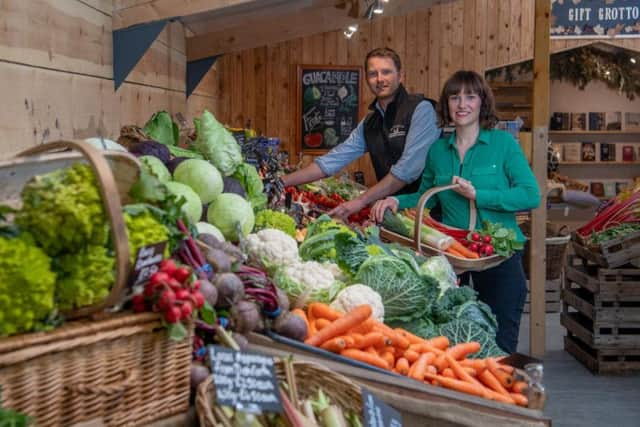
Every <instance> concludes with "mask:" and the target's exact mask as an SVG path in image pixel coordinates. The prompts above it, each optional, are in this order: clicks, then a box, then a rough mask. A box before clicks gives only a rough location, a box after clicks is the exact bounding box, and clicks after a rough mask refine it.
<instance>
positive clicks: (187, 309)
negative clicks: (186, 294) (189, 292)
mask: <svg viewBox="0 0 640 427" xmlns="http://www.w3.org/2000/svg"><path fill="white" fill-rule="evenodd" d="M180 312H181V313H182V314H181V316H182V317H181V318H182V319H188V318H189V317H191V313H193V307H192V306H191V303H190V302H188V301H187V302H185V303H184V304H182V307H180Z"/></svg>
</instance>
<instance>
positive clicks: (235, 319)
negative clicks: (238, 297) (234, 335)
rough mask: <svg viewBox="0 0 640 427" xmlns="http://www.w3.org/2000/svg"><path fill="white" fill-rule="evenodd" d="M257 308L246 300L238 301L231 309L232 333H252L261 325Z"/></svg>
mask: <svg viewBox="0 0 640 427" xmlns="http://www.w3.org/2000/svg"><path fill="white" fill-rule="evenodd" d="M261 320H262V318H261V316H260V310H259V309H258V306H257V305H256V304H255V303H253V302H251V301H247V300H242V301H238V302H237V303H236V304H234V305H233V306H232V307H231V325H232V328H233V330H234V331H236V332H238V333H241V334H244V333H248V332H253V331H255V330H257V329H258V328H259V326H260V325H261V324H262V322H261Z"/></svg>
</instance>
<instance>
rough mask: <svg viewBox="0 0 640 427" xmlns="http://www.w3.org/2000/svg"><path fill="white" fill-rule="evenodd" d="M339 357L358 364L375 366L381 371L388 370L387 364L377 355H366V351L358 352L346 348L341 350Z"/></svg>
mask: <svg viewBox="0 0 640 427" xmlns="http://www.w3.org/2000/svg"><path fill="white" fill-rule="evenodd" d="M340 354H341V355H343V356H345V357H348V358H350V359H353V360H357V361H359V362H364V363H368V364H369V365H373V366H377V367H378V368H382V369H389V364H388V363H387V361H386V360H384V359H383V358H381V357H380V356H378V355H374V354H370V353H367V352H366V351H362V350H358V349H355V348H348V349H346V350H342V352H341V353H340Z"/></svg>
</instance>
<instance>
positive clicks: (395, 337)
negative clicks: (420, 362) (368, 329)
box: [373, 322, 411, 350]
mask: <svg viewBox="0 0 640 427" xmlns="http://www.w3.org/2000/svg"><path fill="white" fill-rule="evenodd" d="M373 329H374V330H376V329H377V330H379V331H380V332H382V333H383V334H385V335H386V336H388V337H389V338H390V339H391V342H392V344H391V345H393V346H394V347H398V348H400V349H402V350H404V349H405V348H408V347H409V344H411V343H410V342H409V340H408V339H407V338H405V337H403V336H402V335H399V334H397V333H396V331H394V330H393V329H391V328H390V327H388V326H387V325H385V324H384V323H382V322H378V324H377V325H375V326H374V327H373Z"/></svg>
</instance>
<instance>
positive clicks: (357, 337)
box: [346, 332, 364, 348]
mask: <svg viewBox="0 0 640 427" xmlns="http://www.w3.org/2000/svg"><path fill="white" fill-rule="evenodd" d="M346 336H348V337H351V338H352V339H353V344H352V345H350V346H349V347H355V348H361V345H360V343H362V340H363V339H364V335H362V334H358V333H356V332H351V333H349V334H347V335H346Z"/></svg>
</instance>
